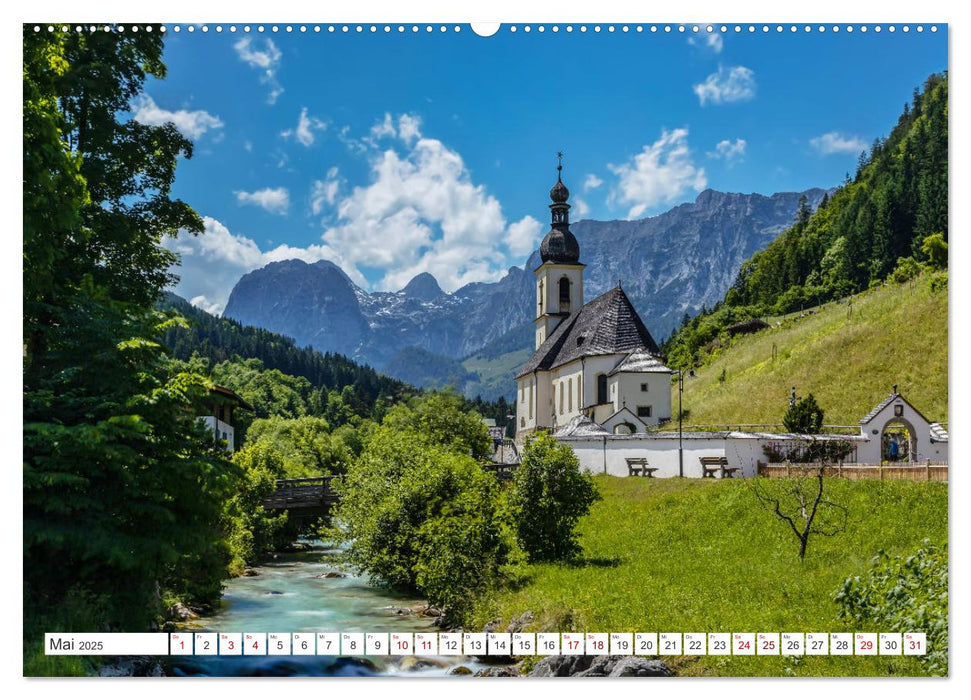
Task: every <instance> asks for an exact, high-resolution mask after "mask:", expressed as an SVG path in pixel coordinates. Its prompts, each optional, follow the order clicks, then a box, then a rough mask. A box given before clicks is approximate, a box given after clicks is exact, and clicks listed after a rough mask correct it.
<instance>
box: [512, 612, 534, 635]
mask: <svg viewBox="0 0 971 700" xmlns="http://www.w3.org/2000/svg"><path fill="white" fill-rule="evenodd" d="M532 623H533V613H532V612H531V611H526V612H524V613H523V614H522V615H520V616H519V617H518V618H514V619H512V620H510V621H509V625H508V626H507V627H506V632H508V633H509V634H515V633H516V632H522V631H523V630H524V629H526V628H527V627H529V625H531V624H532Z"/></svg>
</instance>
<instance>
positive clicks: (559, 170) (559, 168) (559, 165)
mask: <svg viewBox="0 0 971 700" xmlns="http://www.w3.org/2000/svg"><path fill="white" fill-rule="evenodd" d="M562 174H563V151H557V152H556V180H557V182H563V177H562Z"/></svg>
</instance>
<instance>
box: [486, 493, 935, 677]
mask: <svg viewBox="0 0 971 700" xmlns="http://www.w3.org/2000/svg"><path fill="white" fill-rule="evenodd" d="M596 481H597V486H598V488H599V489H600V492H601V494H602V495H603V500H601V501H599V502H598V503H596V504H595V505H594V506H593V509H592V511H591V513H590V514H589V515H588V516H586V517H585V518H584V519H583V520H582V521H581V524H580V532H581V544H582V546H583V560H582V562H580V563H579V564H575V565H565V564H542V565H531V564H520V565H517V567H515V569H514V572H513V573H514V577H513V580H514V583H513V584H510V585H508V586H506V587H505V588H504V589H503V590H501V591H499V592H498V593H495V594H493V595H490V596H489V598H488V599H486V600H483V601H481V602H480V604H479V606H478V608H477V610H476V613H475V619H474V621H473V622H474V625H475V626H477V627H478V628H481V625H484V624H485V623H486V622H488V621H490V620H495V619H500V620H502V621H503V624H505V623H506V622H508V621H509V620H510V619H511V618H518V617H519V616H520V615H522V614H523V613H524V612H526V611H531V612H532V613H533V615H534V622H533V624H532V626H531V627H530V630H532V631H578V632H841V631H847V632H852V631H873V632H875V631H881V630H877V629H868V628H866V627H865V626H862V625H861V626H860V629H855V628H854V626H852V625H848V624H844V623H843V622H841V621H840V620H839V619H838V617H837V615H838V606H837V604H836V603H835V602H834V601H833V597H834V595H835V593H836V592H837V590H838V589H839V588H840V586H841V585H842V583H843V581H844V580H845V579H846V578H848V577H851V576H856V575H862V574H864V573H865V572H866V570H867V568H868V566H869V564H870V561H871V559H872V557H873V556H874V555H876V554H877V552H878V550H881V549H883V550H885V551H887V552H888V553H890V554H908V553H911V552H913V551H915V550H916V549H917V548H918V547H919V546H920V544H921V543H922V541H923V540H924V539H925V538H926V539H930V540H931V541H932V542H935V543H941V542H944V541H946V539H947V484H942V483H923V482H879V481H844V480H838V479H833V480H828V481H827V482H826V489H827V491H826V493H827V498H829V499H830V500H832V501H834V502H836V503H839V504H841V505H844V506H846V508H847V509H848V511H849V516H848V523H847V528H846V531H845V532H843V533H841V534H838V535H836V536H834V537H822V536H818V537H815V538H814V539H812V540H811V541H810V544H809V550H808V553H807V555H806V558H805V560H804V561H802V562H800V561H799V558H798V556H797V546H796V539H795V537H794V535H793V533H792V532H791V531H790V530H788V527H787V526H786V525H785V524H784V523H782V522H781V521H779V520H778V519H777V518H776V517H775V516H774V515H773V514H771V513H769V512H766V511H764V510H762V509H761V508H760V507H759V504H758V502H757V500H756V498H755V496H754V495H753V493H752V491H751V484H750V483H749V482H748V481H743V480H683V479H665V480H660V479H658V480H652V479H635V478H617V477H609V476H598V477H596ZM882 631H886V630H882ZM665 660H666V661H667V663H668V665H669V666H671V667H672V669H673V670H674V671H675V672H676V673H677V674H678V675H682V676H685V675H686V676H711V675H717V676H786V675H794V676H888V675H890V676H895V675H901V676H910V675H923V673H924V672H923V670H922V668H921V666H920V664H919V663H918V662H917V661H916V660H915V659H914V658H913V657H835V656H831V657H801V658H793V657H764V656H763V657H731V656H729V657H723V656H692V657H689V656H685V657H674V658H666V659H665Z"/></svg>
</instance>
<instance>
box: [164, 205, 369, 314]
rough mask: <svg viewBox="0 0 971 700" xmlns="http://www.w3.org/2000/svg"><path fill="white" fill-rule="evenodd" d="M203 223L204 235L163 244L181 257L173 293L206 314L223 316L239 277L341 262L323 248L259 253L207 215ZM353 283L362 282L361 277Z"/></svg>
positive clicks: (285, 247)
mask: <svg viewBox="0 0 971 700" xmlns="http://www.w3.org/2000/svg"><path fill="white" fill-rule="evenodd" d="M202 222H203V228H204V232H203V233H201V234H199V235H193V234H191V233H186V232H185V231H181V232H179V235H178V236H177V237H175V238H174V239H173V238H169V239H166V241H165V243H164V245H165V247H166V248H168V249H169V250H171V251H173V252H175V253H178V254H179V258H180V264H179V266H178V268H177V269H176V270H175V272H176V273H177V274H178V275H179V277H180V280H179V283H178V284H177V285H176V286H175V292H176V293H177V294H180V295H182V296H183V297H185V298H186V299H189V300H190V302H191V303H192V305H193V306H197V307H199V308H200V309H204V310H206V311H208V312H209V313H215V314H220V313H222V311H223V309H224V308H225V307H226V302H227V301H228V300H229V293H230V292H231V291H232V288H233V286H234V285H235V284H236V282H237V281H238V280H239V278H240V277H242V276H243V275H245V274H246V273H247V272H250V271H252V270H255V269H257V268H260V267H263V266H264V265H266V264H268V263H271V262H275V261H279V260H292V259H298V260H303V261H304V262H308V263H312V262H316V261H318V260H325V259H326V260H333V261H334V262H335V263H338V264H340V263H341V261H340V260H339V259H335V257H334V256H333V255H332V254H331V251H328V250H326V249H325V248H324V246H319V245H312V246H308V247H306V248H296V247H292V246H288V245H281V246H277V247H276V248H273V249H272V250H269V251H262V250H260V247H259V246H258V245H257V244H256V242H255V241H253V240H252V239H251V238H247V237H246V236H240V235H235V234H233V233H231V232H230V231H229V229H228V228H226V226H225V225H223V224H222V223H221V222H219V221H217V220H216V219H213V218H211V217H208V216H206V217H203V219H202ZM355 281H356V282H358V283H359V284H363V283H364V280H363V279H362V278H358V279H356V280H355Z"/></svg>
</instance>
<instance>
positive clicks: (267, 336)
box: [163, 294, 417, 414]
mask: <svg viewBox="0 0 971 700" xmlns="http://www.w3.org/2000/svg"><path fill="white" fill-rule="evenodd" d="M163 306H164V308H169V309H174V310H175V311H178V312H179V313H180V314H181V315H182V316H184V317H185V318H186V319H187V320H188V321H189V327H188V328H173V329H170V330H169V331H168V332H167V333H166V334H165V337H164V342H165V344H166V345H167V346H168V347H169V348H170V349H171V351H172V355H173V356H174V357H175V358H177V359H180V360H188V359H189V358H190V357H192V355H193V354H196V355H198V356H200V357H203V358H205V359H207V360H208V361H209V362H210V363H211V366H213V367H214V366H216V365H218V364H219V363H220V362H225V361H227V360H231V359H232V358H233V357H241V358H253V359H257V360H260V362H262V364H263V366H264V367H265V368H266V369H270V370H279V371H280V372H282V373H283V374H287V375H291V376H294V377H303V378H305V379H307V380H308V381H309V382H310V384H312V385H313V386H315V387H318V388H323V389H327V390H331V391H337V392H341V391H343V389H344V388H345V387H352V394H351V398H352V399H353V401H354V404H355V406H354V408H355V411H356V412H357V413H360V414H366V413H367V412H368V409H370V408H373V406H374V404H375V402H377V401H378V399H382V400H383V401H384V402H386V403H387V402H395V401H397V400H399V399H401V398H403V397H405V396H407V395H411V394H414V393H416V391H417V390H416V389H415V388H414V387H411V386H409V385H408V384H406V383H404V382H401V381H398V380H396V379H392V378H391V377H388V376H386V375H384V374H379V373H378V372H376V371H375V370H374V369H372V368H371V367H368V366H367V365H360V364H358V363H356V362H354V361H353V360H350V359H348V358H346V357H344V356H343V355H339V354H336V353H329V352H328V353H322V352H318V351H316V350H313V349H311V348H299V347H297V344H296V343H295V342H294V341H293V340H292V339H291V338H287V337H286V336H282V335H279V334H277V333H271V332H270V331H267V330H264V329H262V328H255V327H253V326H244V325H243V324H241V323H240V322H239V321H234V320H232V319H229V318H220V317H218V316H213V315H212V314H209V313H207V312H205V311H203V310H201V309H197V308H196V307H194V306H192V304H190V303H189V302H187V301H186V300H185V299H183V298H181V297H179V296H176V295H175V294H167V295H166V296H165V301H164V304H163Z"/></svg>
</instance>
